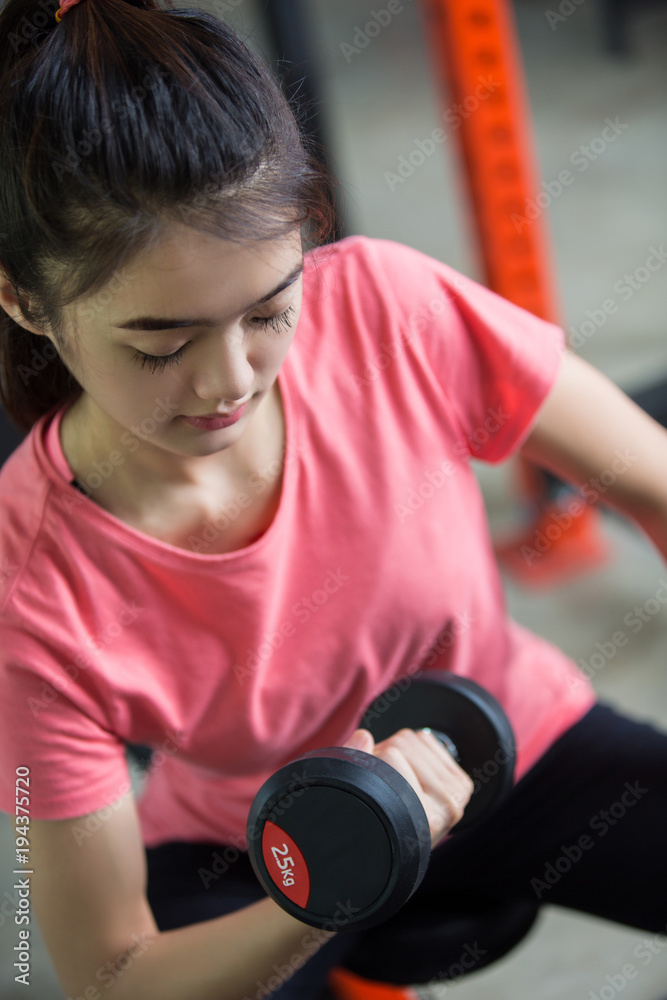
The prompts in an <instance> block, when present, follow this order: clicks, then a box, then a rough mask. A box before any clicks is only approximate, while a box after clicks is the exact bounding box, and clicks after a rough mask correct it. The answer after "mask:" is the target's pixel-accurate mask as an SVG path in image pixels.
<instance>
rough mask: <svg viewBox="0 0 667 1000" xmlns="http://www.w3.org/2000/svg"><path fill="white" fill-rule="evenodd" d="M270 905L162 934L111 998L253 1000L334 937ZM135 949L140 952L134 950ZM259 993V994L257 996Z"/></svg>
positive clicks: (150, 941)
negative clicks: (244, 999)
mask: <svg viewBox="0 0 667 1000" xmlns="http://www.w3.org/2000/svg"><path fill="white" fill-rule="evenodd" d="M333 933H334V932H332V931H323V930H319V929H318V928H316V927H310V926H309V925H308V924H304V923H301V922H300V921H298V920H296V919H295V918H293V917H291V916H290V915H289V914H288V913H286V912H285V911H284V910H282V909H281V908H280V907H279V906H278V905H277V904H276V903H274V901H273V900H272V899H268V898H267V899H263V900H261V901H260V902H258V903H253V904H252V905H251V906H247V907H245V908H243V909H242V910H238V911H236V912H235V913H231V914H229V915H227V916H224V917H218V918H216V919H214V920H207V921H204V922H202V923H198V924H192V925H190V926H188V927H182V928H178V929H177V930H171V931H164V932H162V933H161V934H159V935H157V936H156V937H154V938H151V939H148V940H147V941H145V942H144V944H145V950H144V951H143V952H142V953H141V954H140V955H138V956H137V957H136V960H135V961H133V962H132V964H131V965H130V966H129V967H128V968H127V971H125V972H124V973H123V974H122V975H121V976H119V977H118V978H117V979H116V980H115V981H114V984H113V987H112V988H111V990H110V993H109V996H110V997H111V998H112V1000H243V998H246V997H247V998H248V1000H255V998H256V997H257V996H258V994H259V996H260V997H261V996H265V995H266V994H267V993H268V992H269V988H268V987H267V985H266V984H267V982H268V981H269V980H271V986H272V989H276V988H277V986H276V982H275V981H276V979H278V978H279V979H281V981H286V980H287V979H289V978H291V976H292V974H293V973H294V972H296V971H297V970H298V969H299V968H301V967H302V966H303V965H305V964H306V962H307V961H308V959H310V958H312V957H313V955H315V954H316V953H317V952H318V951H319V949H320V948H321V946H322V945H323V944H325V943H326V942H327V941H328V940H330V939H331V937H332V936H333ZM137 950H138V949H137ZM260 991H261V992H260Z"/></svg>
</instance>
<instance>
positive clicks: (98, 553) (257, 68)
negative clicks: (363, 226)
mask: <svg viewBox="0 0 667 1000" xmlns="http://www.w3.org/2000/svg"><path fill="white" fill-rule="evenodd" d="M69 7H71V8H72V9H69ZM43 15H44V11H43V10H42V8H41V7H39V8H38V6H37V5H36V4H35V3H33V2H32V0H10V2H9V3H8V4H7V5H6V7H5V8H4V10H3V13H2V15H1V17H0V45H1V46H2V59H1V61H0V65H2V67H3V70H2V73H3V78H2V86H0V94H1V95H2V96H1V97H0V101H1V102H2V104H1V109H2V110H1V113H0V128H1V129H2V136H1V139H0V148H1V149H2V150H3V159H2V179H1V180H2V183H1V184H0V199H1V201H0V211H1V214H2V220H3V226H2V229H3V235H2V237H1V238H0V261H1V262H2V273H3V276H4V280H3V286H2V290H1V292H0V305H2V307H3V317H2V330H1V332H0V337H1V338H2V339H1V341H0V349H1V351H2V354H1V358H2V369H1V370H2V385H1V391H2V402H3V405H4V406H5V408H6V410H7V412H8V413H9V415H10V417H11V418H12V419H13V420H14V422H15V423H16V424H17V426H19V427H20V428H21V429H22V430H24V431H27V432H29V434H28V437H27V438H26V440H25V441H24V442H23V443H22V445H21V446H20V447H19V448H18V449H17V450H16V452H15V453H14V454H13V455H12V456H11V457H10V459H9V460H8V462H7V463H6V464H5V466H4V467H3V469H2V473H1V475H0V503H1V504H2V508H3V527H2V547H3V559H4V561H3V565H4V567H5V571H4V573H3V579H2V588H3V589H2V604H1V605H0V607H1V609H2V610H1V618H0V631H1V643H0V646H1V648H2V660H1V666H2V683H3V691H4V692H5V701H4V705H3V708H2V713H3V719H2V723H3V724H2V726H1V727H0V729H1V730H2V736H0V753H1V755H2V762H3V768H2V772H3V776H2V801H1V802H0V805H1V806H2V808H3V809H5V810H7V811H10V812H12V813H13V812H14V802H15V798H14V797H15V785H16V779H17V777H20V776H23V775H26V776H28V777H29V788H28V791H29V794H28V796H27V797H28V798H29V804H28V806H24V807H25V808H29V811H30V853H29V860H30V870H31V871H33V872H34V874H33V875H32V876H31V881H30V888H31V902H32V905H33V907H34V912H35V915H36V917H37V919H38V921H39V925H40V928H41V930H42V932H43V934H44V938H45V941H46V944H47V947H48V948H49V951H50V954H51V956H52V958H53V962H54V965H55V968H56V971H57V974H58V976H59V978H60V980H61V983H62V985H63V989H64V990H65V991H67V992H68V993H69V994H70V995H71V996H73V997H74V996H85V997H95V996H98V995H99V996H104V995H106V990H108V989H111V988H113V990H114V993H113V996H114V997H117V998H119V1000H125V998H128V1000H134V998H137V1000H139V998H141V1000H151V998H153V997H155V998H160V1000H168V998H174V1000H177V998H179V1000H180V998H187V1000H209V998H210V1000H213V998H216V1000H220V998H226V997H229V998H238V997H244V996H248V997H256V998H257V1000H259V998H260V997H262V998H263V997H266V996H268V995H270V994H274V993H275V994H278V995H279V996H281V997H285V998H287V997H314V996H317V995H319V993H321V992H322V990H323V989H324V984H325V981H326V977H327V974H328V970H329V969H330V968H332V967H333V966H335V965H337V964H339V963H342V962H346V963H347V964H348V965H349V967H351V968H353V967H354V962H355V955H357V956H359V955H362V954H363V952H364V947H365V942H366V941H367V940H368V939H367V938H366V937H365V935H364V934H363V933H362V932H355V931H354V930H344V933H337V928H333V929H332V930H331V931H330V932H325V933H319V932H316V931H315V930H314V929H313V928H311V927H310V926H309V925H307V924H305V923H302V922H300V921H298V920H295V919H294V918H292V917H291V916H289V915H288V914H286V913H285V912H283V911H282V910H281V909H280V908H279V907H278V906H277V905H276V904H275V903H274V902H273V901H272V900H270V899H268V898H266V896H265V894H264V892H263V890H262V889H261V887H260V886H259V884H258V883H257V881H256V879H255V878H254V876H253V873H252V870H251V868H250V865H249V863H248V858H247V855H246V854H245V851H244V847H245V840H244V834H245V823H246V819H247V814H248V809H249V807H250V804H251V802H252V799H253V797H254V794H255V792H256V791H257V789H258V788H259V787H260V785H261V784H262V783H263V781H264V780H265V779H266V777H267V776H268V775H269V774H271V773H272V772H273V771H275V770H276V769H277V768H278V767H279V766H281V765H282V764H284V763H285V762H287V761H289V760H291V759H292V758H294V757H295V756H298V755H299V754H300V753H303V752H305V751H307V750H310V749H314V748H317V747H321V746H327V745H347V746H357V747H360V748H362V749H366V750H367V751H368V752H375V753H376V754H377V755H378V756H381V757H382V758H383V759H385V760H386V761H388V762H389V763H391V764H392V765H393V766H395V767H396V768H397V769H398V770H399V771H401V773H402V774H403V775H404V776H405V777H406V778H407V779H408V780H409V781H410V782H411V783H412V785H413V787H414V788H415V790H416V792H417V794H418V795H419V796H420V798H421V800H422V802H423V804H424V808H425V810H426V812H427V816H428V818H429V825H430V829H431V838H432V845H433V846H434V847H437V850H435V851H434V853H433V855H432V859H431V865H430V868H429V872H428V874H427V878H426V879H425V880H424V883H423V884H422V886H421V887H420V890H419V891H418V893H417V894H415V896H414V897H413V899H411V900H410V903H409V904H408V906H410V907H413V906H414V907H416V908H417V909H418V908H419V907H420V906H422V905H424V906H429V905H430V906H432V905H433V900H434V898H435V899H436V900H438V899H439V897H440V895H441V893H442V886H443V884H444V883H443V880H444V879H445V878H446V880H447V889H448V892H447V899H448V905H449V906H450V908H451V907H452V905H454V904H453V901H456V900H463V901H466V902H469V901H471V900H472V901H474V902H475V903H476V901H477V900H479V901H480V905H483V904H484V902H485V901H487V900H490V899H504V898H519V897H521V898H526V899H531V900H535V899H539V900H542V896H544V890H542V889H540V888H539V886H536V884H534V880H535V878H537V877H538V876H540V875H541V874H542V872H543V870H544V866H545V864H547V863H548V862H549V861H550V860H551V859H552V857H557V854H555V855H554V851H556V852H557V851H558V850H559V849H560V847H559V845H560V844H565V843H567V844H568V845H569V844H570V843H575V844H576V843H577V838H578V837H580V836H581V835H583V833H585V832H586V831H587V830H588V824H589V822H590V820H591V818H592V817H594V816H595V815H596V814H597V813H598V811H600V810H601V809H603V808H604V807H605V806H608V805H610V804H612V803H613V802H614V801H615V797H618V796H620V795H621V794H623V793H624V789H625V783H627V782H630V781H632V782H638V787H639V788H640V789H646V791H641V793H638V799H637V802H636V806H635V808H634V809H633V811H632V812H631V813H630V812H629V815H628V818H627V819H626V820H625V821H624V823H623V824H621V823H619V824H618V825H617V826H616V827H615V828H614V829H613V831H611V832H610V833H609V835H608V837H606V838H605V839H604V840H602V838H601V837H599V835H598V838H597V840H596V841H594V846H595V850H590V851H589V852H587V853H586V854H585V855H584V853H583V852H584V848H583V847H581V848H580V850H581V851H582V859H581V860H580V861H579V862H578V863H577V865H576V866H573V869H572V871H571V872H570V873H568V875H567V877H563V878H562V879H561V880H560V882H559V883H558V884H557V885H553V886H551V887H550V889H549V893H548V895H547V896H545V898H546V899H547V900H548V901H549V902H556V903H560V904H561V905H564V906H572V907H575V908H578V909H581V910H583V911H585V912H589V913H598V914H600V915H602V916H607V917H608V918H609V919H613V920H617V921H620V922H621V923H626V924H629V925H632V926H636V927H642V928H645V929H647V930H653V931H656V932H657V931H661V930H663V929H664V924H665V920H666V919H667V918H666V915H665V912H664V899H665V893H664V886H665V878H664V873H665V861H664V857H663V856H662V855H663V853H664V852H662V850H661V848H660V847H658V844H657V843H656V838H657V837H658V836H659V834H658V833H656V834H651V832H650V831H651V830H652V829H655V830H656V831H661V830H662V828H663V823H664V819H665V801H664V793H663V792H662V791H661V790H660V781H661V778H662V779H663V780H662V784H663V785H664V774H665V744H666V739H665V736H664V734H661V733H659V732H657V731H656V730H654V729H652V728H651V727H649V726H642V725H638V724H635V723H633V722H630V721H628V720H625V719H623V718H622V717H621V716H618V715H617V714H616V713H614V712H613V711H612V710H611V709H609V708H606V707H604V706H599V705H596V703H595V697H594V693H593V691H592V689H591V688H590V686H589V685H588V682H586V681H585V680H583V679H582V678H581V676H580V675H579V672H578V671H577V669H576V667H575V665H574V664H573V663H572V661H570V660H569V659H568V658H567V657H566V656H565V655H564V654H563V653H561V652H560V651H559V650H558V649H556V648H555V647H554V646H552V645H551V644H549V643H547V642H545V641H544V640H542V639H539V638H538V637H536V636H533V635H531V634H530V633H529V632H527V630H525V629H523V628H521V627H519V626H518V625H517V624H516V623H514V622H512V621H511V620H510V619H508V618H507V616H506V614H505V610H504V605H503V597H502V588H501V584H500V580H499V577H498V573H497V569H496V567H495V564H494V561H493V557H492V550H491V546H490V540H489V535H488V527H487V524H486V519H485V515H484V506H483V502H482V499H481V495H480V492H479V489H478V487H477V483H476V480H475V477H474V475H473V473H472V471H471V469H470V464H469V459H470V456H471V455H474V457H476V458H480V459H482V460H485V461H491V462H498V461H501V460H504V459H506V458H507V457H509V456H510V455H511V454H515V453H516V452H517V451H518V450H519V449H522V450H523V452H524V453H525V454H527V455H528V456H529V457H530V458H532V459H533V460H534V461H536V462H540V463H542V464H544V465H545V466H546V467H548V468H550V469H552V470H553V471H555V472H556V473H557V474H559V475H562V476H564V477H566V478H568V479H570V480H571V481H573V482H577V483H583V482H585V481H587V480H588V479H589V478H590V477H591V476H594V475H599V474H600V473H601V472H603V471H604V470H605V469H607V468H608V467H609V466H610V463H611V462H614V461H617V460H619V459H618V457H617V455H616V454H615V453H616V452H620V453H621V455H623V456H625V458H626V465H627V468H625V469H624V471H623V474H622V475H621V474H619V475H618V476H617V478H616V480H615V483H614V485H613V486H612V487H610V488H609V490H608V492H607V494H606V499H608V501H609V503H610V504H611V505H612V506H614V507H616V509H618V510H621V511H623V512H624V513H625V514H627V515H628V516H630V517H633V518H634V519H635V521H636V522H637V523H638V524H639V525H640V526H641V527H642V528H643V529H644V530H645V531H646V532H647V533H648V534H649V536H650V537H651V538H652V539H653V540H654V542H655V543H656V545H657V546H658V548H659V549H660V551H661V552H663V553H666V554H667V539H666V532H665V527H664V525H665V523H666V522H665V517H664V512H665V508H666V507H667V491H666V489H665V486H664V472H663V469H664V465H665V463H664V460H663V454H664V452H665V448H666V438H665V434H664V431H663V430H662V428H661V427H659V426H658V425H657V424H655V423H654V422H653V421H652V420H650V419H649V418H648V417H647V416H645V415H644V414H643V413H642V412H641V411H640V410H639V409H638V408H637V407H636V406H634V405H633V404H632V403H631V402H630V401H629V400H628V399H627V398H626V397H625V396H624V395H623V393H621V392H620V391H619V390H618V389H617V388H616V387H615V386H613V385H612V384H611V383H610V382H609V381H608V380H607V379H605V378H604V377H603V376H602V375H601V374H599V373H598V372H596V371H595V370H594V369H592V368H591V367H590V366H589V365H587V364H586V363H585V362H583V361H581V360H579V359H577V358H576V357H574V356H573V355H571V354H569V353H568V352H567V351H564V350H563V334H562V332H561V331H560V330H559V329H557V328H556V327H554V326H552V325H550V324H547V323H544V322H542V321H540V320H538V319H536V318H535V317H533V316H531V315H529V314H527V313H525V312H523V311H522V310H520V309H518V308H516V307H514V306H512V305H511V304H509V303H507V302H505V301H503V300H502V299H500V298H499V297H498V296H496V295H494V294H493V293H491V292H489V291H487V290H486V289H484V288H482V287H481V286H479V285H477V284H476V283H475V282H473V281H471V280H469V279H467V278H465V277H463V276H462V275H458V274H457V273H456V272H454V271H452V269H451V268H448V267H447V266H446V265H444V264H440V263H439V262H437V261H434V260H432V259H430V258H428V257H426V256H425V255H423V254H420V253H418V252H416V251H414V250H410V249H409V248H407V247H402V246H400V245H399V244H396V243H393V242H391V241H382V240H371V239H366V238H362V237H355V238H351V239H348V240H344V241H341V242H340V243H337V244H334V245H330V246H327V245H321V246H313V244H316V243H317V242H318V241H320V242H321V241H322V240H323V239H326V236H327V233H328V232H329V231H330V218H329V215H328V210H327V207H326V206H327V204H328V200H327V197H326V185H327V181H326V178H323V177H322V175H321V173H320V172H319V170H318V169H317V168H316V167H315V166H314V165H313V163H312V161H311V159H310V157H309V155H308V153H307V151H306V150H305V149H304V146H303V143H302V141H301V140H300V138H299V133H298V129H297V126H296V124H295V122H294V120H293V118H292V116H291V113H290V111H289V109H288V107H287V105H286V104H285V101H284V99H283V97H282V96H281V94H280V91H279V89H278V87H277V86H276V85H275V84H274V83H273V82H272V80H271V78H270V77H269V75H268V73H267V71H266V70H265V68H264V67H263V66H262V64H261V62H260V61H259V60H258V59H257V58H256V57H255V56H253V55H252V54H251V53H250V52H249V51H248V50H247V49H246V47H245V46H244V45H243V44H242V43H241V42H240V41H239V40H238V39H237V38H236V37H235V36H234V35H233V33H232V32H231V31H230V30H229V29H228V28H226V27H225V26H224V25H223V24H221V23H219V22H218V21H217V20H216V19H215V18H213V17H211V16H210V15H207V14H205V13H202V12H199V11H192V10H189V11H178V12H172V11H171V10H165V9H163V8H161V7H159V6H158V5H157V3H155V2H154V0H139V2H138V3H136V4H128V3H125V2H124V0H83V2H81V3H76V5H74V4H69V5H67V4H66V5H65V7H64V9H63V8H61V9H60V10H59V14H58V17H59V19H58V20H57V21H54V22H53V23H51V22H49V23H45V22H44V16H43ZM431 669H433V670H451V671H454V672H456V673H460V674H462V675H466V676H470V677H473V678H474V679H475V680H477V681H478V682H479V683H481V684H482V685H483V686H485V687H486V688H487V689H488V690H489V691H490V692H491V693H492V694H493V695H494V696H495V697H496V698H497V699H498V700H499V701H500V702H501V703H502V704H503V706H504V708H505V710H506V712H507V714H508V715H509V717H510V720H511V722H512V725H513V728H514V730H515V733H516V737H517V743H518V749H519V756H518V761H517V778H518V779H519V780H518V784H517V787H516V788H515V790H514V792H513V793H512V795H511V796H510V799H509V801H508V803H507V805H506V806H505V807H503V808H502V809H501V810H499V811H498V812H497V814H495V815H494V817H493V820H492V821H489V823H487V824H485V825H484V826H483V827H482V828H480V829H479V830H477V831H471V833H469V834H461V836H460V837H459V838H458V840H457V838H456V837H453V838H452V839H451V840H449V839H448V840H447V842H446V843H441V841H443V838H446V836H447V834H448V832H449V831H450V830H451V829H452V828H453V827H454V826H455V824H456V822H457V821H458V820H459V819H460V817H461V815H462V811H463V808H464V806H465V803H466V802H467V801H468V798H469V796H470V794H471V789H472V782H471V781H470V779H469V778H468V776H467V775H465V774H464V773H463V772H462V771H461V769H460V768H459V767H458V765H457V764H456V763H455V762H454V761H453V759H452V758H451V757H449V755H448V754H447V753H446V752H445V751H444V750H443V748H442V747H441V746H440V745H439V744H438V743H437V741H435V740H434V738H433V737H432V736H431V735H429V734H428V733H426V732H412V731H409V730H401V731H400V732H399V733H397V734H395V735H394V736H393V737H391V738H390V739H388V740H385V741H383V742H382V743H380V744H378V745H377V746H374V743H373V739H372V737H371V736H370V734H369V733H368V732H367V731H365V730H361V729H359V728H358V726H359V721H360V719H361V717H362V715H363V711H364V709H365V708H366V706H367V705H368V704H369V703H370V702H371V701H372V700H373V698H374V697H375V696H376V695H377V694H379V693H380V692H381V691H383V690H384V689H385V688H386V687H388V686H389V685H390V684H392V683H393V682H394V681H396V680H397V679H399V678H404V677H406V676H408V675H412V674H414V673H416V672H417V671H419V670H431ZM127 743H138V744H142V745H146V746H150V747H152V748H154V750H155V754H154V758H153V764H152V769H151V772H150V774H149V778H148V781H147V785H146V788H145V790H144V792H143V794H142V796H141V798H140V799H139V801H138V802H135V800H134V797H133V795H132V792H131V789H130V785H129V781H128V773H127V764H126V756H125V747H126V744H127ZM651 836H653V844H654V847H653V855H654V856H652V859H651V865H650V866H649V867H648V870H647V866H646V860H647V851H650V849H651V848H650V846H649V845H650V843H651ZM638 845H640V846H641V851H640V850H638ZM441 869H442V873H441V872H440V870H441ZM642 880H643V881H642ZM610 883H613V891H610V890H609V888H608V886H609V885H610ZM643 886H645V887H646V889H645V890H644V888H643ZM438 905H440V906H442V905H443V904H442V902H441V901H440V902H439V904H438ZM453 913H454V915H455V906H454V911H453ZM414 957H415V956H414V955H413V956H411V959H412V960H414ZM432 961H433V956H424V965H423V969H424V974H425V975H426V974H428V973H427V972H426V970H427V969H430V968H431V964H429V963H432ZM420 971H421V969H420ZM414 981H417V980H414Z"/></svg>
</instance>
